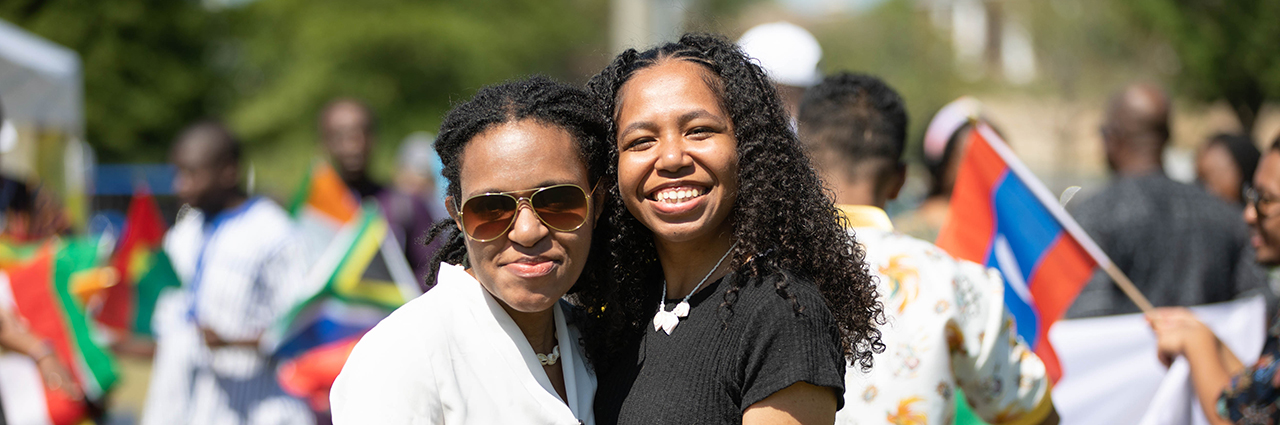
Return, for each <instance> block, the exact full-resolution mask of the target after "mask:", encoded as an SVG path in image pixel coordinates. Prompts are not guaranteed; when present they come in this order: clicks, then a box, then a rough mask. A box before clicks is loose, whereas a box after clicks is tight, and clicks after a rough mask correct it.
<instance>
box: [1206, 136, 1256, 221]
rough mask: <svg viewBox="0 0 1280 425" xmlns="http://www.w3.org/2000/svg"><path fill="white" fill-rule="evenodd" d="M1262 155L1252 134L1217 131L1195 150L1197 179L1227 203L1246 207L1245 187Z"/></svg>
mask: <svg viewBox="0 0 1280 425" xmlns="http://www.w3.org/2000/svg"><path fill="white" fill-rule="evenodd" d="M1261 157H1262V153H1261V152H1259V151H1258V147H1257V146H1256V145H1254V144H1253V139H1252V138H1250V137H1249V136H1243V135H1236V134H1226V133H1219V134H1215V135H1214V136H1213V137H1210V138H1209V140H1208V141H1206V142H1205V144H1204V146H1201V147H1200V151H1199V152H1197V153H1196V181H1198V182H1200V185H1202V186H1204V188H1205V189H1206V190H1208V191H1209V193H1212V194H1214V195H1217V196H1218V197H1219V198H1222V200H1224V201H1227V203H1228V204H1231V205H1235V206H1238V207H1240V208H1244V190H1245V188H1246V187H1248V186H1249V179H1251V178H1253V177H1252V176H1253V173H1254V170H1256V169H1257V168H1258V159H1260V158H1261Z"/></svg>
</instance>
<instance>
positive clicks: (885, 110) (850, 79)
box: [797, 72, 907, 166]
mask: <svg viewBox="0 0 1280 425" xmlns="http://www.w3.org/2000/svg"><path fill="white" fill-rule="evenodd" d="M797 121H799V132H800V140H802V141H804V143H805V144H807V145H809V146H810V148H811V149H831V150H833V151H835V152H836V153H838V154H839V157H840V159H841V161H842V162H843V163H844V164H846V165H848V166H853V165H856V164H857V163H859V162H861V161H863V160H866V159H885V160H889V161H892V162H895V163H896V162H898V161H901V160H902V152H903V151H904V150H906V147H907V109H906V105H905V102H903V101H902V96H900V95H898V92H896V91H894V90H893V88H892V87H889V85H888V84H885V82H884V81H882V80H881V79H879V78H876V77H875V76H872V75H867V74H856V73H851V72H841V73H838V74H834V75H829V76H827V77H826V78H823V79H822V82H821V83H818V85H816V86H813V87H812V88H810V89H809V90H806V91H805V93H804V98H803V100H801V101H800V113H799V114H798V117H797Z"/></svg>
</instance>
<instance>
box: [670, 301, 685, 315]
mask: <svg viewBox="0 0 1280 425" xmlns="http://www.w3.org/2000/svg"><path fill="white" fill-rule="evenodd" d="M671 314H674V315H676V317H689V302H688V301H681V302H680V304H676V308H673V309H671Z"/></svg>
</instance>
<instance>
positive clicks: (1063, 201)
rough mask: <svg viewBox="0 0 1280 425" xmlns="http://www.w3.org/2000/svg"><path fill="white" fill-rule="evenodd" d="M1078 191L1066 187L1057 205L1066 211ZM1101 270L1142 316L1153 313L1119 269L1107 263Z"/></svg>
mask: <svg viewBox="0 0 1280 425" xmlns="http://www.w3.org/2000/svg"><path fill="white" fill-rule="evenodd" d="M1079 191H1080V186H1071V187H1068V188H1067V190H1064V191H1062V196H1059V197H1058V205H1059V206H1061V207H1062V208H1063V209H1066V207H1067V202H1070V201H1071V198H1072V197H1075V196H1076V192H1079ZM1102 270H1103V271H1106V272H1107V276H1111V280H1112V281H1115V283H1116V286H1119V287H1120V290H1121V291H1122V292H1124V295H1125V296H1127V297H1129V300H1130V301H1133V303H1134V304H1137V305H1138V309H1139V310H1142V314H1146V315H1150V314H1151V313H1153V312H1154V311H1155V309H1156V307H1155V306H1153V305H1151V301H1149V300H1147V297H1145V296H1143V295H1142V291H1139V290H1138V287H1137V286H1134V284H1133V281H1132V280H1129V276H1125V274H1124V272H1123V271H1120V268H1119V267H1116V263H1112V262H1110V261H1107V262H1106V263H1105V265H1104V266H1103V267H1102Z"/></svg>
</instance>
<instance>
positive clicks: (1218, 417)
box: [1148, 137, 1280, 424]
mask: <svg viewBox="0 0 1280 425" xmlns="http://www.w3.org/2000/svg"><path fill="white" fill-rule="evenodd" d="M1244 199H1245V202H1246V204H1245V209H1244V220H1245V222H1246V223H1248V224H1249V228H1250V231H1251V236H1252V237H1251V241H1252V242H1251V244H1252V245H1253V248H1254V250H1255V256H1254V258H1255V259H1256V261H1257V262H1258V264H1259V265H1262V266H1264V267H1268V268H1273V267H1276V266H1280V137H1277V138H1276V140H1275V142H1272V144H1271V148H1270V149H1268V150H1267V153H1266V154H1265V155H1263V157H1262V162H1260V163H1258V170H1257V172H1256V174H1254V176H1253V185H1252V187H1251V188H1249V189H1248V190H1247V191H1246V193H1245V196H1244ZM1148 320H1149V321H1150V322H1151V327H1152V329H1153V330H1155V333H1156V344H1157V349H1158V350H1159V356H1160V361H1161V363H1164V364H1165V365H1169V364H1170V363H1172V362H1173V360H1174V359H1175V358H1177V357H1179V356H1182V357H1186V359H1187V362H1188V363H1189V365H1190V366H1191V381H1192V384H1193V385H1194V387H1195V394H1196V398H1197V399H1198V400H1199V401H1200V407H1201V409H1202V410H1203V411H1204V413H1205V417H1206V419H1208V420H1209V423H1212V424H1228V423H1238V424H1269V423H1275V422H1276V421H1277V420H1280V380H1278V379H1280V374H1277V370H1278V369H1280V320H1273V321H1272V325H1271V328H1270V330H1268V332H1267V339H1266V343H1265V345H1264V346H1263V348H1262V355H1261V356H1260V357H1259V358H1258V361H1257V363H1255V364H1254V365H1252V366H1250V367H1248V368H1245V367H1244V365H1243V364H1242V363H1241V362H1240V360H1239V359H1238V358H1237V357H1236V354H1235V353H1233V352H1232V351H1231V349H1230V348H1227V346H1226V345H1225V344H1224V343H1223V342H1222V341H1221V340H1220V339H1219V338H1218V336H1217V335H1215V334H1214V333H1213V331H1211V330H1210V329H1209V328H1208V327H1207V326H1205V325H1204V323H1202V322H1200V320H1199V319H1197V318H1196V316H1195V315H1194V314H1192V313H1191V311H1190V310H1187V309H1185V308H1178V307H1169V308H1160V309H1157V310H1156V311H1155V312H1154V313H1153V314H1151V315H1149V316H1148Z"/></svg>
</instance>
